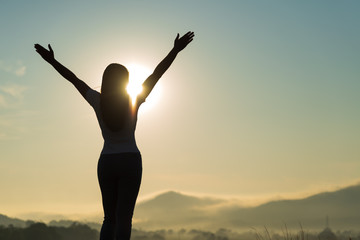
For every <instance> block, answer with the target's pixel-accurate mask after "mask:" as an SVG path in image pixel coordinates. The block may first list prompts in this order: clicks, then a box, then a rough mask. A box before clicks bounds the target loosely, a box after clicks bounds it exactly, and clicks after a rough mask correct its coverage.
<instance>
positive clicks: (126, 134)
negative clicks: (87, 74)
mask: <svg viewBox="0 0 360 240" xmlns="http://www.w3.org/2000/svg"><path fill="white" fill-rule="evenodd" d="M86 101H87V102H88V103H89V104H90V105H91V106H92V107H93V108H94V110H95V113H96V117H97V119H98V122H99V125H100V128H101V133H102V136H103V138H104V146H103V149H102V151H101V154H113V153H123V152H140V151H139V149H138V147H137V145H136V141H135V128H136V122H137V112H138V109H139V106H140V105H141V103H143V102H144V101H141V102H139V103H137V105H136V106H135V107H134V109H131V108H130V109H129V111H130V112H129V114H128V116H129V118H128V119H127V121H125V123H124V126H123V128H122V129H121V130H119V131H116V132H113V131H111V130H110V129H109V128H108V127H107V126H106V124H105V122H104V121H103V118H102V114H101V107H100V93H99V92H97V91H95V90H93V89H89V90H88V91H87V92H86Z"/></svg>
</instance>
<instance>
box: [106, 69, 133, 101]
mask: <svg viewBox="0 0 360 240" xmlns="http://www.w3.org/2000/svg"><path fill="white" fill-rule="evenodd" d="M128 83H129V72H128V70H127V69H126V67H124V66H123V65H121V64H118V63H112V64H110V65H109V66H107V67H106V69H105V71H104V74H103V78H102V84H101V93H104V94H106V95H107V94H111V95H112V94H126V86H127V85H128Z"/></svg>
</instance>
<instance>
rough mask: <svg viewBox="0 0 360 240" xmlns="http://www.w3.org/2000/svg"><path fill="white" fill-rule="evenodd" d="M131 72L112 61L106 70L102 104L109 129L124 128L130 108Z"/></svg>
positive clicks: (102, 89) (103, 115)
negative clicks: (129, 85) (127, 89)
mask: <svg viewBox="0 0 360 240" xmlns="http://www.w3.org/2000/svg"><path fill="white" fill-rule="evenodd" d="M128 83H129V72H128V70H127V69H126V67H124V66H123V65H120V64H117V63H112V64H110V65H109V66H107V68H106V69H105V71H104V74H103V79H102V84H101V94H100V106H101V112H102V117H103V120H104V122H105V124H106V125H107V127H108V128H109V129H111V130H112V131H118V130H120V129H122V127H123V126H124V124H125V121H126V118H127V116H128V113H129V109H130V104H131V102H130V96H129V95H128V93H127V92H126V87H127V85H128Z"/></svg>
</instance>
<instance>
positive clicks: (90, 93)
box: [85, 88, 100, 107]
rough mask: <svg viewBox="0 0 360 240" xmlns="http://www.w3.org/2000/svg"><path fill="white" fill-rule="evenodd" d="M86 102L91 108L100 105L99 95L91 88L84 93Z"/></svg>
mask: <svg viewBox="0 0 360 240" xmlns="http://www.w3.org/2000/svg"><path fill="white" fill-rule="evenodd" d="M85 99H86V101H87V102H88V103H89V104H90V105H91V106H93V107H95V105H98V104H99V103H100V93H99V92H98V91H96V90H94V89H92V88H89V89H88V90H87V92H86V97H85Z"/></svg>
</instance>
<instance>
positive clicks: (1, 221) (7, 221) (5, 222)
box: [0, 214, 27, 227]
mask: <svg viewBox="0 0 360 240" xmlns="http://www.w3.org/2000/svg"><path fill="white" fill-rule="evenodd" d="M9 225H13V226H14V227H26V226H27V222H26V221H24V220H21V219H18V218H10V217H8V216H6V215H3V214H0V226H6V227H7V226H9Z"/></svg>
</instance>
